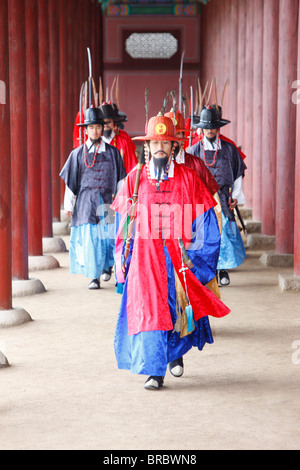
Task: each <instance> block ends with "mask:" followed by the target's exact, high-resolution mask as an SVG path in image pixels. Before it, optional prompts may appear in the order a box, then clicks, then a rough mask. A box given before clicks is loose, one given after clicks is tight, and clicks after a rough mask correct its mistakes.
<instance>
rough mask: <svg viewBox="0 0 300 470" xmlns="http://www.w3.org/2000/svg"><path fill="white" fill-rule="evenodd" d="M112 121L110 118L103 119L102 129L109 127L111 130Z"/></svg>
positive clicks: (106, 129) (112, 126)
mask: <svg viewBox="0 0 300 470" xmlns="http://www.w3.org/2000/svg"><path fill="white" fill-rule="evenodd" d="M113 128H114V121H113V120H112V119H104V130H105V131H108V130H109V129H111V130H113Z"/></svg>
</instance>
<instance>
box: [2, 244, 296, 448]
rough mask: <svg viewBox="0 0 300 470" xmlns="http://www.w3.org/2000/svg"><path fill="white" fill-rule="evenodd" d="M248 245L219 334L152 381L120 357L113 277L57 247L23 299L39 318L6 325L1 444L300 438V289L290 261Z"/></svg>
mask: <svg viewBox="0 0 300 470" xmlns="http://www.w3.org/2000/svg"><path fill="white" fill-rule="evenodd" d="M64 240H65V243H66V246H67V247H68V236H66V237H64ZM247 254H248V257H247V260H246V261H245V263H244V264H243V265H242V266H241V267H240V268H239V269H236V270H234V271H233V272H232V273H231V285H230V286H228V287H224V288H221V294H222V300H223V301H224V302H225V303H226V304H227V305H228V306H229V307H230V309H231V313H230V314H229V315H228V316H227V317H226V318H223V319H213V318H212V319H211V325H212V329H213V333H214V339H215V342H214V344H213V345H207V346H206V347H205V348H204V350H203V351H202V352H199V351H197V350H192V351H190V352H189V353H188V354H187V355H186V356H185V358H184V362H185V373H184V375H183V377H182V378H179V379H176V378H174V377H173V376H171V375H170V373H169V372H168V373H167V375H166V378H165V386H164V387H163V388H162V389H161V390H159V391H154V392H150V391H146V390H144V388H143V383H144V380H145V377H144V376H138V375H133V374H131V373H129V372H128V371H121V370H118V369H117V366H116V361H115V356H114V348H113V338H114V328H115V324H116V320H117V315H118V309H119V305H120V299H121V297H120V295H119V294H117V293H116V292H115V287H114V282H113V281H112V280H111V281H109V282H108V283H102V288H101V289H100V290H99V291H89V290H88V289H87V285H88V282H89V281H88V280H87V279H85V278H83V277H82V276H77V275H71V274H70V273H69V268H68V252H64V253H55V258H56V259H57V260H58V261H59V264H60V267H59V268H56V269H49V270H43V271H37V272H34V273H31V274H30V277H32V278H38V279H40V280H41V282H42V283H43V284H44V286H45V288H46V291H45V292H43V293H40V294H36V295H29V296H25V297H18V298H14V300H13V302H14V306H15V307H16V306H19V307H21V308H23V309H26V311H27V312H28V313H29V314H30V316H31V318H32V320H33V321H30V322H28V323H25V324H23V325H20V326H14V327H10V328H2V329H0V350H1V351H2V352H3V353H4V354H5V356H6V357H7V359H8V362H9V364H10V366H9V367H2V368H0V381H1V398H0V423H1V425H0V449H2V450H3V449H7V450H9V449H12V450H23V449H26V450H29V449H33V450H47V449H49V450H55V449H61V450H79V449H83V450H91V449H97V450H103V449H106V450H132V449H135V450H139V449H143V450H162V449H164V450H178V449H181V450H202V449H206V450H215V449H219V450H222V449H225V450H239V449H244V450H246V449H258V450H262V449H276V450H288V449H299V446H300V429H299V418H300V403H299V400H298V399H299V385H300V328H299V327H300V293H299V292H289V291H288V292H282V291H281V290H280V288H279V285H278V277H279V274H290V273H291V269H290V268H280V269H278V268H272V267H265V266H262V264H261V263H260V262H259V258H260V256H261V252H259V251H253V250H251V249H247Z"/></svg>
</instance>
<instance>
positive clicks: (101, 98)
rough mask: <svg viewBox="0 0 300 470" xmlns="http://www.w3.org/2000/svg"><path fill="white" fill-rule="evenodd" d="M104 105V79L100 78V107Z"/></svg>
mask: <svg viewBox="0 0 300 470" xmlns="http://www.w3.org/2000/svg"><path fill="white" fill-rule="evenodd" d="M102 103H103V86H102V79H101V77H99V105H100V106H101V105H102Z"/></svg>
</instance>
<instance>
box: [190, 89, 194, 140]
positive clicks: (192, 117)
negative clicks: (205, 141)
mask: <svg viewBox="0 0 300 470" xmlns="http://www.w3.org/2000/svg"><path fill="white" fill-rule="evenodd" d="M190 91H191V106H190V108H191V132H190V139H189V140H190V142H189V144H190V146H191V145H192V138H193V125H194V109H193V87H192V86H191V87H190Z"/></svg>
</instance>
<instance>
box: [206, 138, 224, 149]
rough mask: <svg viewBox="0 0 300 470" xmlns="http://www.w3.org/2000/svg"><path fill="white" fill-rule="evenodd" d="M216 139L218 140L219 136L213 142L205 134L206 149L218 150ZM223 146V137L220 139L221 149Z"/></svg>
mask: <svg viewBox="0 0 300 470" xmlns="http://www.w3.org/2000/svg"><path fill="white" fill-rule="evenodd" d="M216 141H217V138H216V140H214V141H213V142H211V141H210V140H208V139H207V138H206V137H205V136H204V138H203V145H204V150H217V146H216ZM221 148H222V144H221V139H219V149H221Z"/></svg>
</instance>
